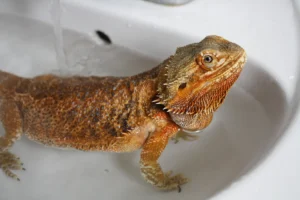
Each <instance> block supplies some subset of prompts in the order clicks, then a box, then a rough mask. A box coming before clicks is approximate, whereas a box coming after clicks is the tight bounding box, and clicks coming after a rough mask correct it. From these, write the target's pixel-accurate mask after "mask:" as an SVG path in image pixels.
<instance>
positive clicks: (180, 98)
mask: <svg viewBox="0 0 300 200" xmlns="http://www.w3.org/2000/svg"><path fill="white" fill-rule="evenodd" d="M245 62H246V53H245V51H244V49H243V48H241V47H240V46H239V45H237V44H235V43H232V42H230V41H228V40H226V39H224V38H222V37H220V36H215V35H211V36H207V37H205V38H204V39H203V40H202V41H200V42H199V43H194V44H190V45H187V46H184V47H180V48H178V49H177V50H176V52H175V54H174V55H173V56H170V57H169V58H168V59H167V60H166V61H165V62H164V63H163V64H162V66H161V67H162V68H161V71H160V73H159V76H158V99H157V100H156V102H157V103H158V104H162V105H164V107H165V108H164V109H166V110H167V111H168V112H169V113H170V116H171V117H172V119H173V121H174V122H175V123H176V124H178V125H179V126H181V127H182V128H183V129H187V130H199V129H202V128H203V127H205V125H203V120H202V121H201V119H205V117H206V119H207V121H209V122H208V123H210V120H211V118H212V113H213V112H214V111H215V110H216V109H218V107H219V106H220V105H221V104H222V103H223V101H224V99H225V97H226V95H227V93H228V91H229V89H230V88H231V86H232V85H233V84H234V82H235V81H236V80H237V78H238V77H239V75H240V73H241V71H242V69H243V67H244V64H245ZM191 119H193V120H191ZM208 119H210V120H208ZM207 125H208V124H207Z"/></svg>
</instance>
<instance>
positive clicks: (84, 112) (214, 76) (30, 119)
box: [0, 36, 246, 190]
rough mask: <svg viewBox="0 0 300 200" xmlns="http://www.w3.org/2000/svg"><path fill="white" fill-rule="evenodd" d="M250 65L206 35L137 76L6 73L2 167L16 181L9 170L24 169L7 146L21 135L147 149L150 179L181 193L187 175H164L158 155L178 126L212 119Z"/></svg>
mask: <svg viewBox="0 0 300 200" xmlns="http://www.w3.org/2000/svg"><path fill="white" fill-rule="evenodd" d="M245 62H246V54H245V52H244V50H243V49H242V48H241V47H239V46H238V45H236V44H234V43H231V42H229V41H227V40H225V39H223V38H221V37H219V36H208V37H206V38H205V39H204V40H202V41H201V42H199V43H195V44H190V45H187V46H185V47H181V48H178V49H177V51H176V53H175V54H174V55H173V56H170V57H169V58H168V59H166V60H165V61H164V62H163V63H162V64H160V65H159V66H157V67H156V68H153V69H152V70H150V71H147V72H144V73H141V74H138V75H135V76H132V77H118V78H117V77H95V76H92V77H79V76H75V77H58V76H54V75H42V76H38V77H35V78H32V79H28V78H22V77H18V76H16V75H13V74H9V73H6V72H0V99H1V101H0V102H1V104H0V120H1V122H2V124H3V126H4V129H5V132H6V133H5V135H4V136H2V137H0V167H1V168H2V169H3V171H4V173H5V174H7V175H8V176H10V177H12V178H15V179H18V177H17V176H16V175H15V174H14V173H12V172H11V170H16V169H22V163H21V162H20V160H19V159H18V158H17V157H16V156H15V155H13V154H11V153H10V152H9V151H8V150H9V148H10V147H11V146H12V145H13V143H14V141H15V140H17V139H19V138H20V137H21V134H24V135H26V136H27V137H28V138H29V139H31V140H33V141H36V142H39V143H42V144H44V145H47V146H52V147H62V148H74V149H79V150H84V151H110V152H132V151H134V150H137V149H140V148H142V152H141V159H140V166H141V174H142V176H143V177H144V178H145V180H146V181H147V182H149V183H151V184H152V185H154V186H156V187H157V188H160V189H163V190H173V189H179V190H180V185H182V184H184V183H186V182H187V179H186V178H184V177H183V176H182V175H175V176H171V173H164V172H163V171H162V169H161V167H160V165H159V163H158V162H157V160H158V158H159V157H160V155H161V153H162V152H163V150H164V149H165V147H166V145H167V143H168V141H169V139H170V138H172V137H174V136H176V133H178V131H179V130H180V129H184V130H190V131H191V130H192V131H196V130H201V129H203V128H205V127H207V126H208V125H209V124H210V122H211V121H212V118H213V112H214V111H215V110H216V109H217V108H218V107H219V106H220V105H221V104H222V102H223V100H224V98H225V96H226V94H227V92H228V90H229V89H230V87H231V86H232V85H233V83H234V82H235V81H236V79H237V78H238V77H239V74H240V72H241V70H242V68H243V66H244V63H245ZM154 102H156V103H154ZM159 104H161V105H159ZM179 137H183V138H184V137H186V135H180V136H179ZM18 180H19V179H18Z"/></svg>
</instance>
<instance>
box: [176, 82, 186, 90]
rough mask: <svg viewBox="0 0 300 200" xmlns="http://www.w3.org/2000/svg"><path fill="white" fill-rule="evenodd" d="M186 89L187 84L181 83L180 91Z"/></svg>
mask: <svg viewBox="0 0 300 200" xmlns="http://www.w3.org/2000/svg"><path fill="white" fill-rule="evenodd" d="M185 87H186V83H181V84H180V85H179V87H178V89H180V90H182V89H184V88H185Z"/></svg>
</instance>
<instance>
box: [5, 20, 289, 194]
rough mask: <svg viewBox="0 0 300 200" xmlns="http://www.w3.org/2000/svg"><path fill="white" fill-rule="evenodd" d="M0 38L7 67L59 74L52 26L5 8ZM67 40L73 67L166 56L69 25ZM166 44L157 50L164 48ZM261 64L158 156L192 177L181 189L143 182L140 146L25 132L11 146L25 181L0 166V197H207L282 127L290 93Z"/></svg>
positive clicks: (91, 69) (139, 63) (99, 70)
mask: <svg viewBox="0 0 300 200" xmlns="http://www.w3.org/2000/svg"><path fill="white" fill-rule="evenodd" d="M113 39H114V38H113ZM0 40H1V43H2V44H1V46H0V68H1V69H2V70H6V71H10V72H14V73H17V74H19V75H23V76H27V77H31V76H34V75H39V74H42V73H48V72H54V73H58V71H57V67H55V66H56V60H55V51H54V36H53V32H52V27H51V26H49V25H47V24H45V23H42V22H38V21H35V20H29V19H25V18H22V17H17V16H14V15H8V14H1V15H0ZM64 40H65V48H66V56H67V60H68V64H69V66H71V67H72V70H71V71H70V72H69V73H70V74H72V73H73V74H83V75H90V74H93V75H95V74H96V75H101V76H105V75H116V76H124V75H133V74H136V73H139V72H143V71H145V70H147V69H150V68H152V67H155V66H156V65H157V64H159V63H160V62H161V61H162V60H160V59H157V58H156V59H154V58H152V57H151V56H148V55H146V54H142V53H140V52H139V51H134V50H131V49H129V48H125V47H123V46H121V45H118V42H117V44H113V45H104V44H103V43H102V42H101V41H100V40H99V38H97V37H96V36H95V35H94V34H92V35H85V34H82V33H78V32H74V31H70V30H68V31H64ZM113 41H114V40H113ZM163 46H164V45H162V47H159V48H158V47H157V51H161V52H163V50H162V49H163ZM143 48H145V49H147V48H149V49H151V48H154V47H153V46H151V45H149V46H145V47H143ZM154 49H155V48H154ZM174 51H175V49H174ZM144 52H146V51H144ZM172 53H173V52H172ZM166 54H167V53H166ZM84 66H85V68H84ZM264 68H265V66H264V65H263V64H261V62H259V63H258V62H256V60H253V59H252V58H251V57H250V59H249V61H248V63H247V64H246V67H245V69H244V71H243V73H242V75H241V77H240V79H239V80H238V81H237V83H236V84H235V85H234V87H233V88H232V90H231V91H230V92H229V94H228V97H227V98H226V100H225V102H224V104H223V106H222V107H221V108H220V109H219V110H218V111H217V112H216V113H215V116H214V119H213V122H212V124H211V125H210V126H209V127H208V128H207V129H205V130H204V131H203V132H201V133H199V139H198V140H197V141H193V142H185V141H180V142H179V143H178V144H174V143H173V142H172V141H170V143H169V145H168V146H167V148H166V150H165V152H164V154H163V156H162V157H161V158H160V162H161V164H162V167H163V169H164V171H167V170H170V169H172V170H174V172H180V173H183V174H184V175H185V176H187V177H188V178H190V179H191V181H190V183H189V184H187V185H185V186H183V187H182V189H183V190H182V193H181V194H178V193H176V192H172V193H162V192H158V191H156V190H155V189H153V188H152V187H151V186H150V185H148V184H146V183H145V182H144V181H143V179H142V177H141V176H140V173H139V166H138V161H139V151H137V152H134V153H131V154H110V153H99V152H91V153H87V152H80V151H64V150H59V149H51V148H45V147H43V146H41V145H39V144H36V143H34V142H31V141H29V140H28V139H26V138H22V139H21V140H20V141H18V142H17V143H16V145H14V147H13V148H12V152H13V153H16V154H17V155H18V156H20V157H21V159H22V161H23V162H24V163H25V167H26V169H27V171H25V172H17V174H18V175H19V177H20V178H21V182H16V181H14V180H11V179H9V178H7V177H5V176H4V175H3V174H2V173H0V183H1V185H2V187H0V199H20V198H22V199H83V198H89V199H99V198H100V199H101V198H108V197H109V199H124V198H125V199H127V198H128V199H129V198H130V199H140V198H141V197H143V198H145V199H153V198H165V199H168V198H170V199H171V198H172V199H182V198H185V199H195V197H197V199H208V198H210V197H212V196H213V195H215V194H217V193H218V192H220V191H222V190H223V189H224V188H227V187H229V186H230V185H231V184H232V183H234V182H235V181H239V180H241V179H242V178H243V176H244V175H245V174H247V172H249V171H251V170H252V169H254V167H255V166H256V165H257V164H258V163H259V161H260V160H261V159H263V158H264V152H266V151H267V150H268V149H269V148H270V147H271V146H272V144H273V142H274V140H276V139H277V138H278V136H279V135H280V134H282V132H280V130H281V127H282V126H283V125H284V124H283V119H284V117H285V116H286V111H287V107H288V106H287V104H288V103H287V100H286V96H287V95H286V93H285V92H284V90H283V89H282V88H281V87H282V86H281V85H280V84H279V83H278V80H277V79H275V78H274V77H273V75H271V74H270V73H269V72H268V71H266V70H264ZM1 133H3V130H2V131H1V132H0V134H1Z"/></svg>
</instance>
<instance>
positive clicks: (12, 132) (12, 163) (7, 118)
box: [0, 100, 25, 180]
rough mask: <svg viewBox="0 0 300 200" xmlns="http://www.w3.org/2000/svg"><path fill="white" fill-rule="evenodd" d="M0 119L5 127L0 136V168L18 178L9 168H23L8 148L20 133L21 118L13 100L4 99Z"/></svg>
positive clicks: (0, 107)
mask: <svg viewBox="0 0 300 200" xmlns="http://www.w3.org/2000/svg"><path fill="white" fill-rule="evenodd" d="M0 120H1V122H2V124H3V126H4V129H5V135H4V136H0V168H2V170H3V172H4V173H5V174H6V175H7V176H9V177H11V178H13V179H16V180H20V179H19V178H18V177H17V175H16V174H14V173H13V172H12V171H11V170H21V169H22V170H25V168H23V167H22V165H23V164H22V162H21V161H20V159H19V158H18V157H17V156H15V155H14V154H12V153H10V152H9V151H8V149H9V148H10V147H11V146H12V145H13V144H14V141H15V140H17V139H19V138H20V137H21V134H22V131H23V130H22V118H21V114H20V111H19V109H18V107H17V105H16V104H15V103H14V102H13V101H9V100H4V101H3V102H2V103H1V106H0Z"/></svg>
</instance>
